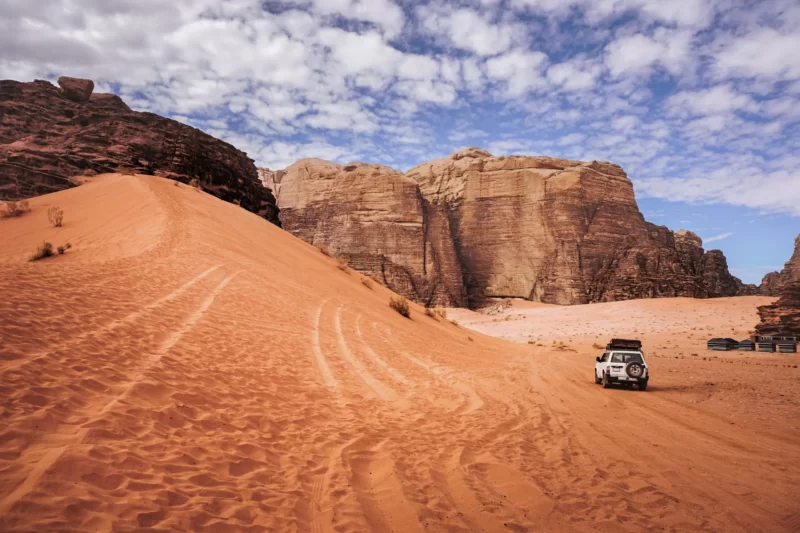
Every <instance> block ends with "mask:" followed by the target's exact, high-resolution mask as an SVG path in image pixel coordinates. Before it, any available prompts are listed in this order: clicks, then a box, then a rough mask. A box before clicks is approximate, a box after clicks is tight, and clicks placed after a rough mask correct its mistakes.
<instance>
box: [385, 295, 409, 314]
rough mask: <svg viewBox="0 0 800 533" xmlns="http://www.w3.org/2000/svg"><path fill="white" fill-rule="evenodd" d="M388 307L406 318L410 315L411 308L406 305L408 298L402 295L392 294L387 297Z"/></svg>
mask: <svg viewBox="0 0 800 533" xmlns="http://www.w3.org/2000/svg"><path fill="white" fill-rule="evenodd" d="M389 307H391V308H392V309H394V310H395V311H397V312H398V313H400V314H401V315H403V316H404V317H406V318H409V317H410V316H411V309H410V308H409V305H408V300H406V299H405V298H404V297H402V296H392V297H391V298H390V299H389Z"/></svg>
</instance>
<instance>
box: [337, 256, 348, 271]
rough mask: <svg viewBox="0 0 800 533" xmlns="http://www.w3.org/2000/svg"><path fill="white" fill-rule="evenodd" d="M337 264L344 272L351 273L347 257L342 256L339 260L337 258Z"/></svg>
mask: <svg viewBox="0 0 800 533" xmlns="http://www.w3.org/2000/svg"><path fill="white" fill-rule="evenodd" d="M336 266H337V267H338V268H339V270H341V271H342V272H347V273H348V274H349V273H350V272H349V271H348V269H347V260H346V259H342V258H341V257H340V258H339V259H337V260H336Z"/></svg>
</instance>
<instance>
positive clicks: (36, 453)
mask: <svg viewBox="0 0 800 533" xmlns="http://www.w3.org/2000/svg"><path fill="white" fill-rule="evenodd" d="M238 274H239V272H237V273H235V274H231V275H230V276H228V277H227V278H225V279H224V280H222V282H220V284H219V285H217V287H216V288H215V289H214V290H213V291H212V292H211V294H209V295H208V297H207V298H206V299H205V300H204V301H203V302H202V303H201V304H200V306H199V307H198V308H197V309H196V310H195V311H194V312H193V313H192V314H191V315H190V316H189V318H188V319H187V320H186V321H185V322H184V323H183V324H182V325H181V326H180V327H179V328H178V329H176V330H175V331H173V333H172V334H171V335H170V336H169V337H167V339H166V340H165V341H164V342H162V343H161V346H160V347H159V348H158V349H157V350H156V351H155V352H153V353H152V354H151V356H150V358H149V360H148V362H147V365H146V366H145V368H143V369H142V370H141V371H139V372H138V373H137V374H136V376H134V377H133V378H132V379H131V380H129V381H128V383H126V385H125V388H124V389H123V390H122V391H121V392H120V393H119V394H117V395H116V396H115V397H114V398H112V399H111V400H110V401H108V402H106V403H105V404H104V405H102V406H98V405H97V404H93V405H90V406H87V408H86V409H85V410H84V411H85V414H84V416H88V417H89V420H87V421H85V422H83V423H82V424H80V429H79V430H78V431H77V432H75V433H72V434H69V435H67V436H65V435H64V431H63V430H66V429H67V428H65V427H64V426H62V427H60V428H57V429H55V430H54V431H51V432H50V433H49V435H48V436H50V437H52V438H53V440H54V441H56V442H58V444H59V445H60V446H59V447H56V448H54V447H53V445H52V444H48V443H47V442H44V443H41V444H39V445H38V446H32V447H31V448H29V449H28V450H27V451H26V452H25V453H23V454H22V455H21V456H20V458H19V459H20V460H21V462H27V463H34V466H33V468H32V469H31V471H30V473H29V474H28V475H27V476H26V477H25V479H24V480H23V481H22V482H21V483H20V484H19V485H18V486H17V487H16V488H14V490H12V491H11V492H10V493H9V494H8V495H6V496H5V497H4V498H3V499H2V500H0V515H3V514H5V513H6V512H8V510H9V509H11V507H12V506H14V504H16V503H17V502H19V501H20V500H22V499H23V498H24V497H25V496H26V495H28V494H29V493H30V492H31V491H32V490H33V489H34V488H35V487H36V485H37V483H38V482H39V480H41V478H42V477H43V476H44V475H45V474H46V473H47V472H48V471H49V470H50V468H51V467H52V466H53V465H54V464H55V463H56V461H58V459H59V458H61V456H62V455H63V454H64V453H65V452H66V451H67V449H68V448H69V447H70V446H74V445H78V444H81V443H82V442H83V440H84V439H85V438H86V436H87V435H88V434H89V432H90V431H91V429H92V427H91V426H92V425H94V424H95V423H96V422H97V421H99V420H100V419H101V418H102V417H103V416H104V415H105V414H107V413H108V412H109V411H111V410H112V409H113V408H114V406H116V405H117V403H119V402H120V401H121V400H123V399H124V398H125V397H126V396H127V395H128V394H129V393H130V391H131V390H133V388H134V387H135V386H136V385H137V384H138V383H140V382H141V381H142V379H143V378H144V376H145V374H146V373H147V372H148V371H149V370H150V369H151V368H152V367H153V366H154V365H155V364H157V363H158V362H159V361H160V360H161V358H162V357H163V356H164V355H165V354H166V353H167V352H168V351H169V350H170V349H171V348H172V347H173V346H175V344H176V343H177V342H178V341H179V340H180V339H181V337H183V336H184V335H185V334H186V333H187V332H188V331H189V330H191V329H192V328H193V327H194V326H195V324H197V322H198V321H199V320H200V319H201V318H202V317H203V315H204V314H205V312H206V311H207V310H208V308H209V307H211V304H213V303H214V300H215V299H216V298H217V296H219V294H220V293H221V292H222V291H223V290H224V289H225V287H226V286H227V285H228V284H229V283H230V282H231V280H233V278H234V277H236V276H237V275H238ZM77 416H80V415H77ZM65 425H67V424H65ZM59 429H60V430H62V431H59ZM28 457H29V458H30V459H31V460H30V461H25V458H28Z"/></svg>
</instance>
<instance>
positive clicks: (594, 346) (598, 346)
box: [592, 343, 606, 350]
mask: <svg viewBox="0 0 800 533" xmlns="http://www.w3.org/2000/svg"><path fill="white" fill-rule="evenodd" d="M592 348H593V349H595V350H605V348H606V347H605V346H603V345H602V344H597V343H594V344H592Z"/></svg>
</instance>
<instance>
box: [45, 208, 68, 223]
mask: <svg viewBox="0 0 800 533" xmlns="http://www.w3.org/2000/svg"><path fill="white" fill-rule="evenodd" d="M47 218H48V220H50V223H51V224H52V225H53V227H55V228H60V227H61V225H62V224H63V223H64V210H63V209H61V208H60V207H58V206H57V205H54V206H52V207H49V208H48V209H47Z"/></svg>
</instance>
